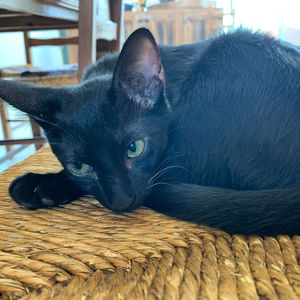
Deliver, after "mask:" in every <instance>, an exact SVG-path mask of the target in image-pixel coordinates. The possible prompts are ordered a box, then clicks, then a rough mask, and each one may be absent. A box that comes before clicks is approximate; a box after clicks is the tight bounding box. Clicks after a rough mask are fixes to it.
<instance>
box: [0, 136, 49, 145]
mask: <svg viewBox="0 0 300 300" xmlns="http://www.w3.org/2000/svg"><path fill="white" fill-rule="evenodd" d="M45 142H46V140H45V139H44V138H43V137H34V138H29V139H4V140H0V146H3V145H4V146H7V145H23V144H44V143H45Z"/></svg>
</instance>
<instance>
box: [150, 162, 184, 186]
mask: <svg viewBox="0 0 300 300" xmlns="http://www.w3.org/2000/svg"><path fill="white" fill-rule="evenodd" d="M174 168H180V169H184V167H182V166H168V167H166V168H163V169H161V170H160V171H158V172H156V173H155V174H154V175H153V176H152V177H151V178H150V179H149V180H148V183H151V182H152V181H153V180H154V179H155V178H157V177H158V176H159V175H160V174H162V173H163V172H165V171H166V170H169V169H174Z"/></svg>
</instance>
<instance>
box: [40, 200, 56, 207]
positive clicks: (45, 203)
mask: <svg viewBox="0 0 300 300" xmlns="http://www.w3.org/2000/svg"><path fill="white" fill-rule="evenodd" d="M41 200H42V203H43V204H44V205H46V206H53V205H54V201H53V200H51V199H48V198H42V199H41Z"/></svg>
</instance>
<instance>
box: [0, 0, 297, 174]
mask: <svg viewBox="0 0 300 300" xmlns="http://www.w3.org/2000/svg"><path fill="white" fill-rule="evenodd" d="M12 2H14V1H12ZM25 2H26V1H24V3H25ZM48 2H49V0H48ZM52 2H55V0H52ZM57 2H60V5H61V3H63V4H62V5H64V6H65V7H66V4H65V3H67V2H68V1H67V0H63V1H62V0H59V1H57ZM69 2H72V5H74V7H75V6H76V5H77V8H78V7H79V6H78V3H77V4H76V0H69ZM77 2H78V1H77ZM120 3H121V14H120V16H119V21H118V24H117V25H118V28H119V29H118V30H117V29H116V28H117V25H116V23H115V21H114V20H112V19H113V18H111V13H112V12H111V9H112V7H113V5H114V1H113V0H111V1H110V0H98V6H97V18H98V19H99V20H100V25H99V26H100V29H99V28H98V27H97V30H100V31H101V32H102V33H101V34H102V36H101V43H100V44H101V46H102V48H101V47H98V45H97V57H100V56H102V55H104V54H105V53H107V52H111V51H116V49H117V50H119V49H120V47H121V46H122V43H123V42H124V41H125V39H126V38H127V37H128V35H129V34H130V33H131V32H132V31H134V30H135V29H137V28H139V27H147V28H149V29H150V30H151V32H152V33H153V34H154V36H155V38H156V40H157V42H158V43H160V44H169V45H179V44H186V43H194V42H199V41H202V40H205V39H208V38H210V37H212V36H216V35H217V34H218V33H219V32H222V31H225V32H226V31H228V30H232V29H234V28H238V27H240V26H243V27H245V28H250V29H253V30H261V31H264V32H268V33H269V34H271V35H273V36H274V37H277V38H280V39H283V40H285V41H288V42H291V43H294V44H296V45H300V18H299V12H300V1H299V0H285V1H283V0H277V1H274V0H215V1H209V0H176V1H168V0H124V1H123V2H120ZM68 5H69V7H70V4H68ZM24 11H25V12H26V9H25V8H24ZM1 12H3V13H4V14H6V16H8V12H7V11H5V10H3V9H2V7H1V1H0V13H1ZM1 16H2V15H1V14H0V24H2V23H3V24H4V25H5V20H6V19H4V18H1ZM1 19H2V20H1ZM1 22H2V23H1ZM97 26H98V25H97ZM69 27H72V26H69ZM74 27H75V26H74ZM25 33H26V35H27V36H26V35H25ZM116 34H118V36H117V37H116ZM77 35H78V29H76V28H71V29H60V30H56V29H55V30H36V29H35V30H32V31H31V30H28V28H27V29H26V32H25V31H22V30H20V31H16V30H13V31H12V32H9V30H4V31H3V32H1V33H0V45H1V47H0V77H5V78H12V79H15V78H16V77H22V76H23V75H24V70H27V69H28V70H29V73H30V72H33V74H35V72H37V71H38V72H40V73H39V75H38V76H40V75H41V74H44V73H43V72H48V71H49V72H51V71H53V70H54V71H57V70H62V69H63V70H69V71H74V70H76V68H77V63H78V45H76V43H75V42H74V43H72V44H71V45H62V46H61V45H50V46H49V45H47V46H44V45H40V46H36V47H31V48H30V50H28V45H26V38H27V39H28V38H29V39H33V40H34V39H40V40H43V39H52V40H53V39H54V40H57V41H58V40H61V39H63V38H73V37H76V36H77ZM111 40H118V45H117V48H116V46H115V44H114V47H113V48H112V47H111V46H110V44H109V42H107V41H111ZM26 47H27V48H26ZM29 51H30V60H29V59H28V53H29ZM47 74H50V73H47ZM1 110H2V111H1V124H2V125H1V126H2V127H1V128H0V139H2V140H3V139H7V138H14V139H16V138H28V137H29V138H31V137H33V136H34V135H35V134H34V133H33V130H32V126H31V125H30V123H29V122H28V118H26V116H24V115H23V114H20V112H17V111H16V110H13V109H11V108H7V107H4V104H3V103H2V104H1ZM4 118H6V119H5V120H4ZM7 120H9V121H11V122H10V123H9V125H7V124H8V122H7ZM18 120H19V122H18ZM6 127H7V128H6ZM7 129H8V131H7ZM36 148H38V147H36V146H35V145H34V144H26V145H25V144H23V145H21V146H20V145H10V146H7V145H2V146H0V171H2V170H4V169H6V168H7V167H9V166H10V165H11V164H14V163H15V162H17V161H20V160H22V159H24V157H26V156H28V155H30V154H31V153H34V152H35V150H36Z"/></svg>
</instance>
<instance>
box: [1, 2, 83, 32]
mask: <svg viewBox="0 0 300 300" xmlns="http://www.w3.org/2000/svg"><path fill="white" fill-rule="evenodd" d="M0 1H1V0H0ZM77 26H78V24H77V22H73V21H66V20H59V19H51V18H45V17H40V16H20V17H8V18H0V32H10V31H24V30H28V31H31V30H43V29H66V28H77Z"/></svg>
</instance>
